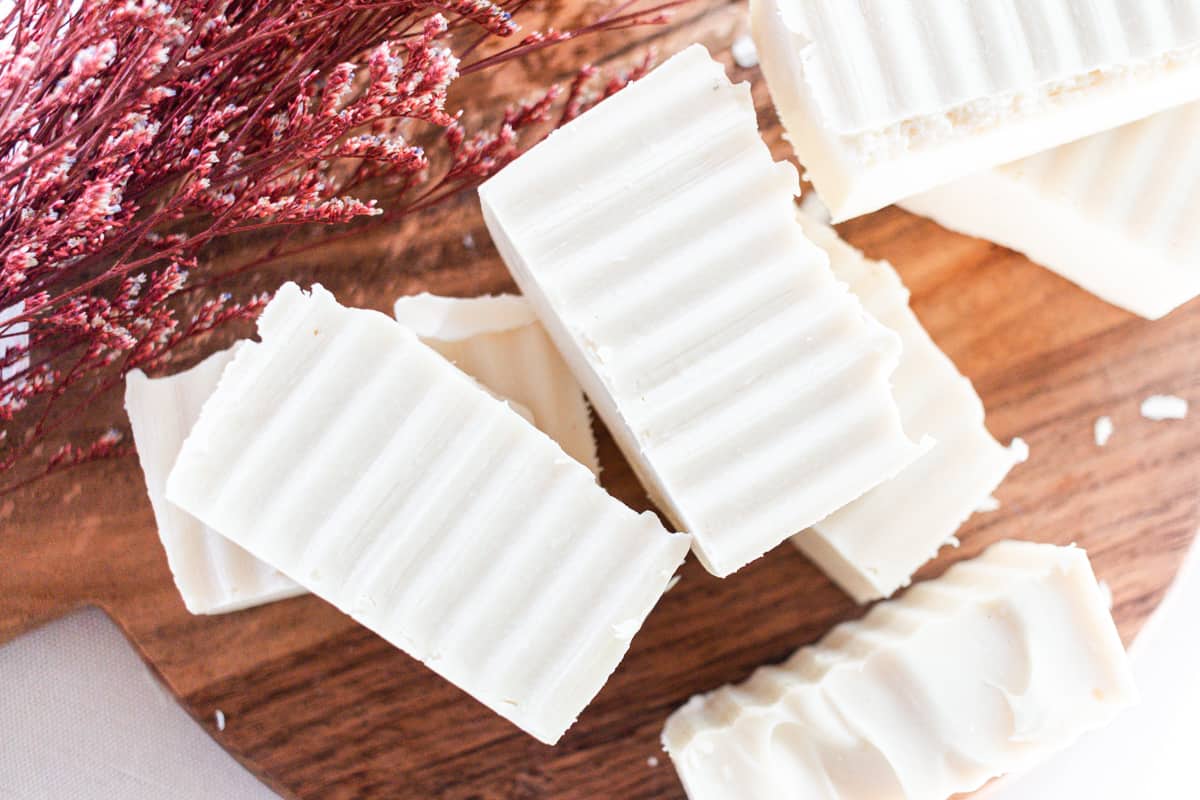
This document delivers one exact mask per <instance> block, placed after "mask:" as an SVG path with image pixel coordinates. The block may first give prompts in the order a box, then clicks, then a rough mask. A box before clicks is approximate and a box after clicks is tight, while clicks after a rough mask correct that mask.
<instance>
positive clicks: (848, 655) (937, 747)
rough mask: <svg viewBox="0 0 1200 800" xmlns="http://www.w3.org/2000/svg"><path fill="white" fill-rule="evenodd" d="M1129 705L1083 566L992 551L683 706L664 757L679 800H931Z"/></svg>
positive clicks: (1121, 663)
mask: <svg viewBox="0 0 1200 800" xmlns="http://www.w3.org/2000/svg"><path fill="white" fill-rule="evenodd" d="M1135 699H1136V690H1135V688H1134V686H1133V676H1132V673H1131V671H1130V668H1129V662H1128V659H1127V657H1126V655H1125V652H1124V650H1123V649H1122V647H1121V640H1120V637H1119V636H1118V635H1117V630H1116V627H1115V626H1114V625H1113V621H1112V617H1111V616H1110V614H1109V612H1108V609H1107V608H1105V605H1104V597H1103V595H1102V593H1101V591H1100V588H1099V587H1098V585H1097V584H1096V579H1095V577H1094V576H1093V574H1092V569H1091V565H1090V564H1089V563H1088V559H1087V556H1086V554H1085V553H1084V552H1083V551H1082V550H1079V549H1076V548H1064V547H1055V546H1053V545H1045V544H1033V543H1028V542H1002V543H1000V544H997V545H994V546H993V547H991V548H990V549H988V550H987V551H986V552H985V553H984V555H982V556H980V557H979V558H977V559H975V560H973V561H968V562H964V563H962V564H959V565H957V566H954V567H951V568H950V569H949V570H948V571H947V572H946V574H945V576H943V577H942V578H940V579H938V580H935V581H928V582H926V583H922V584H918V585H917V586H914V587H913V588H912V589H909V590H908V591H907V592H905V594H904V595H903V596H902V597H901V598H900V599H898V600H891V601H888V602H884V603H880V604H879V605H877V606H875V607H874V608H873V609H871V611H870V612H868V614H867V615H866V617H864V618H863V619H862V620H861V621H859V622H850V623H846V624H843V625H839V626H838V627H837V628H835V629H834V630H833V631H831V632H830V633H829V634H828V635H827V636H826V637H825V638H824V639H823V640H822V641H821V642H820V643H819V644H817V645H815V646H812V647H806V648H803V649H801V650H799V651H797V652H796V654H795V655H793V656H792V658H791V659H789V660H788V661H787V662H785V663H784V664H782V665H780V666H769V667H762V668H760V669H759V670H758V671H757V672H755V673H754V675H753V676H752V677H751V678H750V679H749V680H748V681H746V682H745V683H743V684H741V685H740V686H726V687H724V688H721V689H718V690H717V691H715V692H713V693H711V694H708V695H705V696H698V697H693V698H692V699H691V700H690V701H689V702H688V703H687V704H686V705H684V706H683V707H682V708H680V709H679V710H678V711H676V712H675V713H674V714H673V715H672V716H671V717H670V718H669V719H668V720H667V725H666V729H665V731H664V733H663V743H664V745H665V746H666V749H667V752H669V753H670V755H671V759H672V760H673V761H674V763H675V768H676V769H677V770H678V772H679V775H680V778H681V779H682V781H683V784H684V786H685V787H686V789H687V792H688V796H689V797H690V798H691V800H759V799H760V798H761V799H762V800H776V798H779V797H781V796H785V795H781V787H786V788H787V792H786V796H787V797H797V798H805V800H945V798H948V797H949V796H951V795H953V794H955V793H956V792H968V791H973V790H975V789H977V788H978V787H980V786H982V785H983V784H984V783H985V782H986V781H988V780H989V779H990V778H992V777H994V776H996V775H1000V774H1002V773H1006V772H1012V771H1019V770H1023V769H1026V768H1028V767H1030V766H1032V765H1033V764H1035V763H1037V762H1039V761H1041V760H1043V759H1045V758H1047V757H1048V756H1050V755H1051V754H1053V753H1054V752H1056V751H1058V750H1061V749H1062V748H1064V747H1066V746H1067V745H1068V744H1070V743H1071V742H1072V741H1073V740H1075V739H1076V738H1077V737H1078V736H1080V735H1081V734H1083V733H1084V732H1086V731H1089V730H1092V729H1094V728H1097V727H1099V726H1101V725H1103V724H1105V723H1107V722H1108V721H1109V720H1111V719H1112V718H1113V717H1114V716H1115V715H1116V714H1117V712H1118V711H1120V710H1121V709H1123V708H1125V707H1127V706H1129V705H1131V704H1132V703H1133V702H1134V701H1135Z"/></svg>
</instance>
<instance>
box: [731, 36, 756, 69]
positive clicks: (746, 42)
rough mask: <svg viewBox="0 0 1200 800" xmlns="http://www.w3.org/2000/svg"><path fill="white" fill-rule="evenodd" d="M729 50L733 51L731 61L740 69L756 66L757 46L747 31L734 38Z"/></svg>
mask: <svg viewBox="0 0 1200 800" xmlns="http://www.w3.org/2000/svg"><path fill="white" fill-rule="evenodd" d="M729 52H731V53H733V62H734V63H735V64H737V65H738V66H739V67H741V68H742V69H750V68H751V67H757V66H758V48H757V47H755V46H754V40H753V39H751V38H750V34H748V33H743V34H742V35H741V36H739V37H738V38H736V39H734V40H733V44H732V45H731V46H730V48H729Z"/></svg>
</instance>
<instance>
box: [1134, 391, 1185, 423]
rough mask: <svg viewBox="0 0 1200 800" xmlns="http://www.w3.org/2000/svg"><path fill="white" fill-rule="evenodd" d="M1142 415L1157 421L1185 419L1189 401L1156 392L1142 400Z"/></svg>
mask: <svg viewBox="0 0 1200 800" xmlns="http://www.w3.org/2000/svg"><path fill="white" fill-rule="evenodd" d="M1141 411H1142V416H1143V417H1145V418H1146V419H1149V420H1154V421H1155V422H1161V421H1162V420H1168V419H1185V418H1186V417H1187V414H1188V401H1187V400H1185V399H1183V398H1182V397H1176V396H1175V395H1170V394H1154V395H1150V396H1149V397H1147V398H1146V399H1145V400H1143V401H1142V408H1141Z"/></svg>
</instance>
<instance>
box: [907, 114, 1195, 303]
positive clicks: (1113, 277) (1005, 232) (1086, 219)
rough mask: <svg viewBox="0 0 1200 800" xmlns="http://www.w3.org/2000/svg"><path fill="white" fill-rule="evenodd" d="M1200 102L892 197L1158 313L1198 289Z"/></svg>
mask: <svg viewBox="0 0 1200 800" xmlns="http://www.w3.org/2000/svg"><path fill="white" fill-rule="evenodd" d="M1197 186H1200V103H1190V104H1188V105H1186V106H1182V107H1180V108H1177V109H1174V110H1171V111H1164V112H1163V113H1161V114H1156V115H1154V116H1153V117H1150V118H1148V119H1145V120H1141V121H1140V122H1135V123H1132V124H1130V125H1125V126H1123V127H1121V128H1118V129H1116V130H1112V131H1108V132H1106V133H1100V134H1096V135H1095V136H1091V137H1088V138H1087V139H1083V140H1081V141H1078V142H1074V143H1072V144H1067V145H1064V146H1062V147H1058V148H1055V149H1053V150H1050V151H1048V152H1045V153H1040V154H1038V155H1035V156H1032V157H1030V158H1026V159H1023V160H1021V161H1017V162H1016V163H1013V164H1006V165H1004V166H1001V167H997V168H995V169H991V170H985V171H982V172H979V173H976V174H974V175H971V176H969V177H966V178H962V179H961V180H958V181H955V182H953V183H950V184H947V185H945V186H941V187H939V188H937V189H933V190H931V191H929V192H925V193H923V194H919V195H917V196H915V197H910V198H908V199H907V200H905V201H904V202H903V203H901V205H902V206H903V207H904V208H905V209H906V210H908V211H912V212H913V213H915V214H921V215H923V216H926V217H929V218H931V219H933V220H935V221H937V222H938V223H939V224H941V225H943V226H945V227H947V228H950V229H951V230H954V231H959V232H961V233H965V234H968V235H971V236H979V237H982V238H984V239H990V240H992V241H994V242H998V243H999V244H1002V245H1004V246H1005V247H1011V248H1012V249H1014V250H1019V251H1020V252H1022V253H1024V254H1026V255H1027V256H1029V258H1031V259H1032V260H1034V261H1036V262H1037V263H1039V264H1042V265H1043V266H1045V267H1048V268H1050V269H1051V270H1053V271H1054V272H1057V273H1058V274H1059V275H1061V276H1063V277H1064V278H1066V279H1067V280H1069V281H1073V282H1075V283H1077V284H1079V285H1080V286H1082V287H1083V288H1084V289H1087V290H1088V291H1090V292H1092V293H1093V294H1095V295H1097V296H1099V297H1101V298H1102V299H1104V300H1107V301H1108V302H1110V303H1112V304H1114V305H1117V306H1120V307H1122V308H1124V309H1127V310H1129V311H1132V312H1134V313H1136V314H1140V315H1142V316H1143V317H1149V318H1151V319H1155V318H1158V317H1161V316H1163V315H1165V314H1167V313H1168V312H1170V311H1171V310H1172V309H1174V308H1176V307H1177V306H1179V305H1182V304H1183V303H1185V302H1187V301H1188V300H1191V299H1192V298H1193V297H1196V296H1197V295H1200V192H1198V191H1197Z"/></svg>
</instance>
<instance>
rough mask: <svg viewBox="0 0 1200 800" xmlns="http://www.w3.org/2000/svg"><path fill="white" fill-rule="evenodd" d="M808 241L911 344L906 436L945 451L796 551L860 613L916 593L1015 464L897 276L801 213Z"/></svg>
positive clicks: (878, 490) (815, 532)
mask: <svg viewBox="0 0 1200 800" xmlns="http://www.w3.org/2000/svg"><path fill="white" fill-rule="evenodd" d="M798 217H799V219H800V221H801V225H802V226H803V228H804V232H805V234H806V235H807V236H808V238H809V239H810V240H812V241H813V242H814V243H816V244H817V245H818V246H819V247H821V248H822V249H823V250H825V252H826V253H828V254H829V260H830V264H831V265H832V267H833V272H834V274H835V275H836V276H837V277H838V279H839V280H842V281H844V282H845V283H846V284H847V285H849V287H850V290H851V291H852V292H854V294H855V295H856V296H857V297H858V298H859V300H861V301H862V304H863V306H864V307H865V308H866V309H867V311H868V312H870V314H871V315H872V316H874V317H875V319H877V320H879V321H880V322H881V323H883V324H884V325H886V326H887V327H888V328H891V329H892V330H893V331H895V332H896V333H897V334H898V335H899V336H900V340H901V341H902V342H903V343H904V349H903V351H902V353H901V356H900V366H899V367H898V368H897V369H896V372H895V373H894V374H893V375H892V392H893V394H894V395H895V397H896V402H897V403H898V404H899V406H900V416H901V420H902V422H903V424H904V429H905V430H906V431H907V432H908V433H909V434H910V435H912V436H928V437H931V438H933V439H935V440H936V441H937V445H936V446H934V448H933V449H932V450H930V451H929V452H928V453H926V454H925V455H924V456H922V457H921V458H919V459H917V460H916V461H915V462H913V463H912V464H910V465H909V466H907V467H905V468H904V470H903V471H901V472H900V474H899V475H897V476H896V477H894V478H892V479H891V480H889V481H887V482H885V483H882V484H880V485H879V486H876V487H875V488H874V489H872V490H871V491H869V492H867V493H866V494H864V495H863V496H862V497H860V498H858V499H857V500H855V501H853V502H852V503H850V504H849V505H846V506H844V507H843V508H840V509H838V510H837V511H835V512H834V513H833V514H831V515H830V516H828V517H826V518H825V519H823V520H821V521H820V522H818V523H817V524H816V525H814V526H813V527H812V528H810V529H809V530H807V531H805V532H803V533H801V534H798V535H797V536H795V537H794V538H793V539H792V541H793V543H795V545H796V546H797V547H799V548H800V549H801V550H802V551H804V553H805V554H806V555H807V556H808V557H809V558H810V559H812V560H813V561H815V562H816V563H817V565H818V566H819V567H821V569H822V570H824V571H825V573H826V574H827V575H829V576H830V577H831V578H832V579H833V580H834V581H835V582H836V583H837V584H838V585H839V586H841V587H842V588H843V589H844V590H845V591H846V592H847V593H848V594H850V595H851V596H852V597H853V598H854V599H855V600H857V601H858V602H860V603H865V602H867V601H869V600H874V599H876V598H879V597H887V596H888V595H890V594H892V593H893V592H895V591H896V590H897V589H899V588H900V587H901V586H907V585H908V582H909V580H911V578H912V575H913V573H914V572H916V571H917V569H918V568H919V567H920V566H921V565H922V564H924V563H925V562H926V561H928V560H929V559H931V558H933V557H934V556H935V555H936V554H937V551H938V548H940V547H941V546H942V545H944V544H947V543H949V542H951V541H953V537H954V533H955V531H957V530H958V528H959V526H961V525H962V523H963V522H965V521H966V519H967V518H968V517H969V516H971V514H972V513H973V512H974V511H975V509H976V508H978V507H979V506H980V505H981V504H982V503H983V502H984V501H985V500H986V499H987V498H988V496H989V495H991V493H992V491H993V490H995V488H996V487H997V486H998V485H999V484H1000V481H1002V480H1003V479H1004V476H1005V475H1007V474H1008V471H1009V470H1010V469H1011V468H1012V466H1013V465H1014V464H1015V463H1016V458H1015V456H1014V455H1013V454H1012V453H1010V452H1009V450H1008V448H1006V447H1004V446H1003V445H1001V444H1000V443H999V442H997V441H996V440H995V439H994V438H992V435H991V434H989V433H988V430H987V428H986V427H985V426H984V421H983V416H984V415H983V403H982V402H981V401H980V399H979V395H977V394H976V393H975V389H974V387H972V386H971V382H970V381H969V380H967V378H965V377H964V376H963V375H962V374H961V373H959V371H958V369H957V368H956V367H955V366H954V363H953V362H952V361H951V360H950V359H949V358H947V357H946V355H945V354H944V353H943V352H942V351H941V350H940V349H938V346H937V345H936V344H934V342H933V340H932V339H931V338H929V334H928V333H926V332H925V329H924V328H923V327H922V326H921V322H920V320H918V319H917V316H916V314H914V313H913V311H912V309H911V308H909V306H908V290H907V289H906V288H905V287H904V284H903V283H902V282H901V280H900V276H899V275H897V274H896V271H895V270H894V269H892V266H891V265H890V264H888V263H886V262H883V261H872V260H870V259H867V258H864V257H863V254H862V253H860V252H859V251H858V250H856V249H854V248H853V247H852V246H850V245H849V244H847V243H846V242H844V241H842V240H841V239H840V238H838V235H837V233H835V232H834V230H833V229H832V228H830V227H828V226H826V225H822V224H821V223H819V222H816V221H814V220H813V219H812V218H811V217H808V216H807V215H805V214H803V213H801V214H799V215H798Z"/></svg>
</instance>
